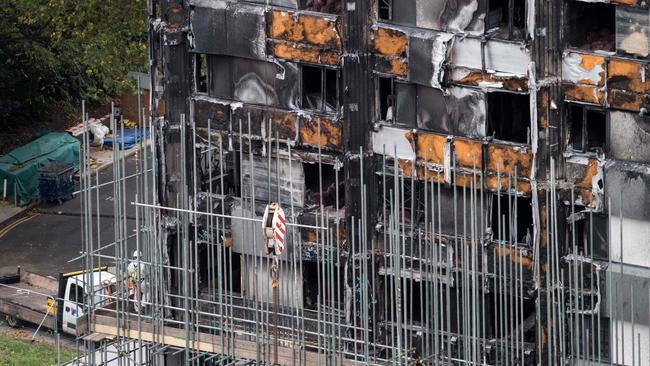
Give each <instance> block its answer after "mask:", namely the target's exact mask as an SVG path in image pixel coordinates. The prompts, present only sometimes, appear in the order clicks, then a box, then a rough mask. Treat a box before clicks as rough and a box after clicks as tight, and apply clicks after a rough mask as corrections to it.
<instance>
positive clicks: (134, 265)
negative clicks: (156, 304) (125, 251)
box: [126, 250, 151, 313]
mask: <svg viewBox="0 0 650 366" xmlns="http://www.w3.org/2000/svg"><path fill="white" fill-rule="evenodd" d="M141 260H142V254H141V253H140V251H138V250H136V251H134V252H133V256H132V258H131V262H130V263H129V265H128V266H127V268H126V270H127V271H128V272H129V277H131V283H132V284H133V292H134V297H133V307H134V309H135V311H137V312H138V313H139V312H140V311H141V310H144V308H145V306H146V305H147V303H148V302H150V301H151V300H150V288H149V281H147V276H146V271H145V270H144V263H142V262H141ZM138 262H139V263H138ZM138 264H139V265H138Z"/></svg>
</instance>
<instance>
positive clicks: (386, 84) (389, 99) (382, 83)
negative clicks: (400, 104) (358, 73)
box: [375, 77, 395, 122]
mask: <svg viewBox="0 0 650 366" xmlns="http://www.w3.org/2000/svg"><path fill="white" fill-rule="evenodd" d="M375 81H376V91H377V97H376V105H377V114H378V116H377V117H378V118H377V119H378V120H381V121H386V122H393V120H394V113H395V107H394V100H395V90H394V88H393V78H385V77H377V78H376V79H375Z"/></svg>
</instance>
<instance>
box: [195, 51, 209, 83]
mask: <svg viewBox="0 0 650 366" xmlns="http://www.w3.org/2000/svg"><path fill="white" fill-rule="evenodd" d="M194 68H195V79H196V92H197V93H207V92H208V68H209V65H208V55H206V54H205V53H199V54H196V56H195V64H194Z"/></svg>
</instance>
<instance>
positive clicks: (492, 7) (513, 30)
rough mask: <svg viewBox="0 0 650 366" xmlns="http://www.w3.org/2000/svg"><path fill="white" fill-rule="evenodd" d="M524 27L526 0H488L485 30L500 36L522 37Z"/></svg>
mask: <svg viewBox="0 0 650 366" xmlns="http://www.w3.org/2000/svg"><path fill="white" fill-rule="evenodd" d="M525 28H526V1H523V0H488V14H487V26H486V31H488V32H491V31H493V30H494V31H495V32H496V34H497V35H498V36H500V37H502V38H508V39H510V38H515V39H523V38H524V36H525Z"/></svg>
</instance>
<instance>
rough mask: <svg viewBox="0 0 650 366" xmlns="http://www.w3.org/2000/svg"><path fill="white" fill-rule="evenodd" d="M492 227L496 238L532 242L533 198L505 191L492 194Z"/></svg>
mask: <svg viewBox="0 0 650 366" xmlns="http://www.w3.org/2000/svg"><path fill="white" fill-rule="evenodd" d="M491 227H492V233H493V235H494V239H495V240H507V241H508V242H510V243H515V242H517V243H521V244H527V245H530V244H532V236H533V209H532V206H531V198H530V197H520V196H514V195H510V194H504V193H501V194H494V195H492V221H491ZM515 230H516V232H515Z"/></svg>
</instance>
